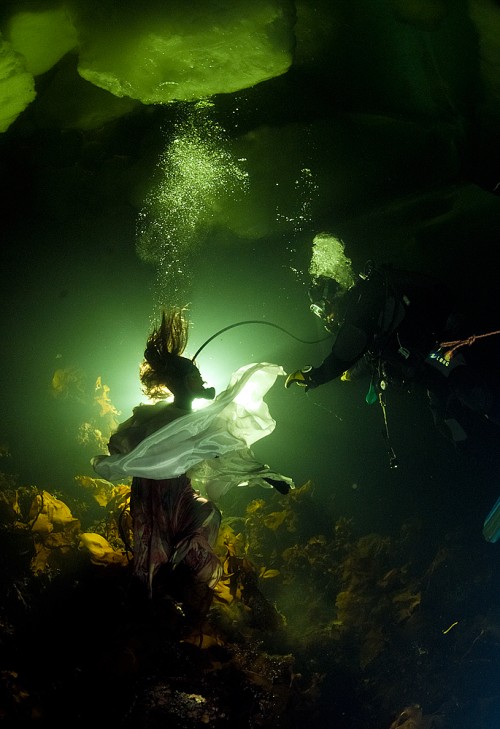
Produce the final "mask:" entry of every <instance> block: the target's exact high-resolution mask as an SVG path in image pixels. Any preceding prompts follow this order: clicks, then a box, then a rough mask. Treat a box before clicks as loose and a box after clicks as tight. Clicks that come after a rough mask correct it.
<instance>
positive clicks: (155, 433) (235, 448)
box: [92, 363, 294, 501]
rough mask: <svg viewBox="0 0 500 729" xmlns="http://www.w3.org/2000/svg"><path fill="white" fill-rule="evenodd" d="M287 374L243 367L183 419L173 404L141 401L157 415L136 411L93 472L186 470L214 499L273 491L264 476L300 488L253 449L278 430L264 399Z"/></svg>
mask: <svg viewBox="0 0 500 729" xmlns="http://www.w3.org/2000/svg"><path fill="white" fill-rule="evenodd" d="M285 375H286V373H285V371H284V370H283V368H282V367H280V366H279V365H275V364H269V363H257V364H250V365H245V366H244V367H241V368H240V369H238V370H237V371H236V372H235V373H234V374H233V375H232V376H231V379H230V381H229V384H228V386H227V388H226V389H225V390H224V391H223V392H221V393H220V394H219V395H217V397H216V398H215V400H214V401H213V402H212V403H211V404H210V405H208V406H207V407H205V408H203V409H202V410H197V411H194V412H189V413H186V414H184V415H181V416H180V417H179V416H178V411H177V413H175V408H173V406H171V405H167V404H162V405H160V406H153V407H151V406H139V408H136V410H135V411H134V413H135V412H136V411H138V410H140V409H141V408H148V407H149V408H150V410H151V417H144V416H143V415H141V417H134V415H133V416H132V417H131V418H130V419H129V420H128V421H126V422H125V423H123V424H122V425H121V426H120V428H119V429H118V431H117V433H116V434H115V435H114V436H113V438H112V440H113V441H114V443H113V444H114V446H116V449H117V450H119V451H120V452H117V453H114V454H112V455H100V456H95V457H94V458H93V459H92V465H93V467H94V470H95V471H96V472H97V473H98V474H99V476H101V478H104V479H106V480H108V481H120V480H123V479H124V478H127V477H129V476H137V477H141V478H148V479H158V480H160V479H167V478H174V477H176V476H180V475H181V474H186V475H187V476H188V478H189V479H190V480H191V483H192V486H193V488H195V489H196V490H198V491H200V492H201V493H202V494H203V495H206V496H207V497H208V498H209V499H211V500H212V501H218V500H219V498H220V497H221V496H222V495H223V494H225V493H227V491H228V490H229V489H230V488H232V487H233V486H244V485H247V484H250V485H256V484H257V485H260V486H264V487H266V488H271V486H270V485H269V484H268V483H267V482H266V481H265V480H264V479H265V478H271V479H273V480H276V481H285V482H286V483H287V484H289V486H290V487H291V488H294V483H293V481H292V479H291V478H289V477H287V476H284V475H282V474H280V473H277V472H276V471H273V470H272V469H271V468H270V467H269V466H267V465H265V464H262V463H259V462H258V461H257V460H256V458H255V457H254V454H253V453H252V450H251V445H252V444H253V443H255V442H256V441H258V440H260V439H261V438H264V437H265V436H266V435H269V434H270V433H272V432H273V430H274V428H275V425H276V423H275V421H274V420H273V418H272V417H271V414H270V412H269V408H268V406H267V404H266V403H265V402H264V399H263V398H264V396H265V394H266V393H267V392H268V390H269V389H270V388H271V387H272V385H273V384H274V383H275V381H276V378H277V377H278V376H285ZM172 417H173V418H174V419H172Z"/></svg>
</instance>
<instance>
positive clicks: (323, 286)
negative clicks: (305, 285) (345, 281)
mask: <svg viewBox="0 0 500 729" xmlns="http://www.w3.org/2000/svg"><path fill="white" fill-rule="evenodd" d="M339 290H340V285H339V284H338V282H337V281H335V280H334V279H333V278H327V277H326V276H319V277H318V278H316V279H314V281H313V282H312V284H311V286H310V287H309V290H308V294H309V300H310V301H311V304H310V306H309V309H310V310H311V311H312V313H313V314H314V315H315V316H317V317H319V318H320V319H321V320H322V321H323V323H324V325H325V327H326V329H327V330H328V331H332V330H333V329H334V328H335V325H336V321H335V320H336V316H335V306H334V304H333V303H332V302H333V300H334V298H335V296H336V295H337V294H338V292H339Z"/></svg>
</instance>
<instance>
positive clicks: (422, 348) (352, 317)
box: [285, 244, 500, 466]
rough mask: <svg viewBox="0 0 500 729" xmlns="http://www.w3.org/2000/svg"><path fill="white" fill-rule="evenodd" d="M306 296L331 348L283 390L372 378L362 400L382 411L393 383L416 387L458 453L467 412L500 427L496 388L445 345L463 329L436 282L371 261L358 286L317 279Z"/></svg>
mask: <svg viewBox="0 0 500 729" xmlns="http://www.w3.org/2000/svg"><path fill="white" fill-rule="evenodd" d="M342 248H343V244H342ZM345 261H347V262H348V263H349V264H350V261H349V259H344V263H345ZM310 270H311V269H310ZM309 297H310V300H311V306H310V308H311V311H312V312H313V313H314V314H315V315H317V316H319V317H320V318H321V319H322V320H323V322H324V325H325V327H326V329H327V330H328V331H330V332H331V333H332V334H333V336H334V340H333V345H332V349H331V352H330V354H329V355H328V356H327V357H326V358H325V359H324V360H323V362H322V363H321V364H320V365H319V366H318V367H312V366H310V365H308V366H306V367H302V368H301V369H298V370H296V371H295V372H292V373H291V374H290V375H289V376H288V377H287V379H286V381H285V387H286V388H289V387H290V386H291V385H293V384H296V385H298V386H301V387H303V388H304V389H305V391H306V392H307V391H308V390H310V389H312V388H315V387H318V386H319V385H323V384H325V383H326V382H330V381H331V380H334V379H337V378H340V379H341V380H342V381H355V380H357V379H360V378H361V377H362V376H369V378H370V389H369V392H368V395H367V402H375V401H376V400H377V399H379V401H380V403H381V404H382V406H384V401H383V396H384V391H385V389H386V387H387V386H388V385H389V384H390V383H391V382H398V383H399V384H401V385H403V386H411V385H412V384H413V383H421V384H422V385H423V386H425V388H426V389H427V395H428V402H429V406H430V409H431V412H432V416H433V419H434V423H435V425H436V427H437V429H438V430H439V431H440V432H441V433H443V434H444V435H445V436H446V437H447V438H448V439H449V440H450V441H451V442H452V443H453V444H454V445H455V446H456V447H457V448H458V449H459V450H462V449H465V448H466V447H467V444H468V435H469V434H468V417H469V416H470V414H471V411H473V412H476V413H479V414H480V415H482V416H484V417H485V418H488V419H489V420H490V421H492V422H494V423H496V424H498V425H500V395H499V392H498V389H497V388H496V387H495V386H494V383H493V382H492V381H491V380H488V378H487V377H486V375H485V374H484V373H483V372H482V371H481V370H479V369H477V368H474V367H473V366H471V365H470V364H469V363H468V362H467V360H466V358H465V356H464V355H463V353H462V352H451V353H450V349H449V348H448V349H447V348H446V347H443V346H442V343H444V342H446V340H451V339H453V340H457V339H459V337H460V330H461V326H462V324H461V323H460V318H459V317H458V316H457V315H456V314H455V301H454V297H453V295H452V293H451V291H449V290H448V289H447V288H446V287H445V286H444V285H443V284H442V283H441V282H439V281H437V280H436V279H434V278H433V277H431V276H428V275H426V274H423V273H418V272H413V271H406V270H402V269H397V268H393V267H392V266H390V265H376V264H375V263H374V262H373V261H369V262H368V263H367V265H366V268H365V271H364V272H363V273H361V274H360V275H359V277H358V278H357V280H356V279H355V278H354V276H352V278H350V277H345V276H344V280H341V279H340V277H338V278H337V279H336V278H334V277H332V275H329V276H325V275H317V276H314V277H313V281H312V285H311V287H310V289H309ZM384 416H385V410H384ZM396 465H397V462H396V461H394V466H396Z"/></svg>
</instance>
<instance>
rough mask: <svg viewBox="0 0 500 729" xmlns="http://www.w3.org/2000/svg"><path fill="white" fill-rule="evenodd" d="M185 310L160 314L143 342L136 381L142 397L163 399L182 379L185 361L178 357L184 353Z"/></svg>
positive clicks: (186, 333) (187, 329)
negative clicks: (137, 379) (142, 393)
mask: <svg viewBox="0 0 500 729" xmlns="http://www.w3.org/2000/svg"><path fill="white" fill-rule="evenodd" d="M184 311H185V308H179V307H176V308H171V309H169V310H165V309H164V310H163V311H162V315H161V321H160V323H159V324H157V325H155V326H154V327H153V329H152V330H151V333H150V334H149V336H148V338H147V341H146V349H145V351H144V360H143V362H142V364H141V369H140V375H139V376H140V380H141V384H142V389H143V392H144V394H145V395H147V397H149V398H151V399H153V400H154V399H164V398H165V397H167V396H168V394H169V391H170V384H169V383H175V381H176V380H178V379H179V378H181V377H183V375H184V374H185V370H186V365H187V364H188V363H189V360H185V359H184V358H183V357H181V355H182V353H183V352H184V350H185V349H186V346H187V342H188V333H189V321H188V320H187V318H186V317H185V316H184Z"/></svg>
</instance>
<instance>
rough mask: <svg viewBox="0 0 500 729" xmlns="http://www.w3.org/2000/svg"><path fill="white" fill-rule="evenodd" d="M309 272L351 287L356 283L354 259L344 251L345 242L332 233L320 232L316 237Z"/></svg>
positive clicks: (347, 287)
mask: <svg viewBox="0 0 500 729" xmlns="http://www.w3.org/2000/svg"><path fill="white" fill-rule="evenodd" d="M309 273H310V275H311V276H312V277H313V278H314V277H316V276H327V277H328V278H333V279H335V281H338V282H339V284H340V285H341V286H342V287H343V288H346V289H349V288H350V287H351V286H352V285H353V283H354V273H353V270H352V261H351V259H350V258H348V257H347V256H346V254H345V253H344V243H343V242H342V241H341V240H340V239H339V238H336V237H335V236H334V235H331V234H330V233H319V234H318V235H316V236H315V237H314V240H313V249H312V256H311V262H310V264H309Z"/></svg>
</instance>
